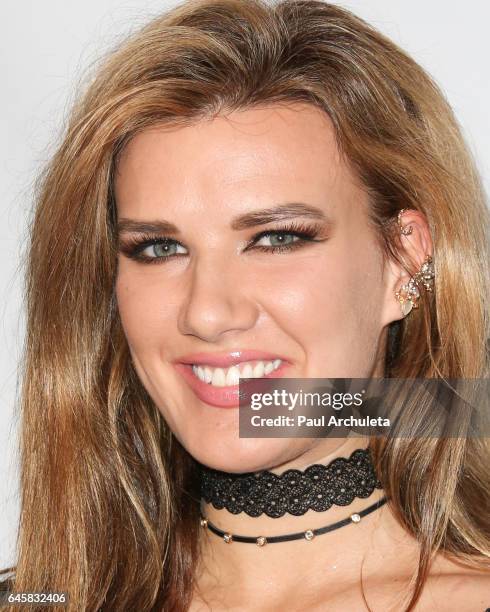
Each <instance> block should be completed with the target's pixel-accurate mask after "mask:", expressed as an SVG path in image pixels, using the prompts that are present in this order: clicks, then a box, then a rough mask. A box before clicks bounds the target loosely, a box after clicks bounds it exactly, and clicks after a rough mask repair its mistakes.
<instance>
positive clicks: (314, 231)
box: [120, 223, 323, 264]
mask: <svg viewBox="0 0 490 612" xmlns="http://www.w3.org/2000/svg"><path fill="white" fill-rule="evenodd" d="M319 233H320V226H319V225H314V226H308V225H304V224H301V223H291V224H289V225H287V226H284V227H281V228H277V229H273V230H272V229H270V230H264V231H263V232H260V233H258V234H256V235H255V236H254V237H253V238H252V239H251V240H250V241H249V242H248V244H247V246H246V249H245V250H247V249H249V248H250V246H251V245H253V244H254V243H255V242H258V241H259V240H260V239H261V238H264V237H265V236H276V235H277V234H286V235H287V234H290V235H293V236H295V237H297V238H299V240H295V241H294V242H292V243H291V244H288V245H279V246H263V245H259V246H255V247H254V248H253V249H252V250H258V251H261V252H263V253H270V254H275V253H285V252H290V251H294V250H296V249H298V248H302V247H303V246H305V243H307V242H323V240H319V239H316V236H318V234H319ZM157 244H167V245H171V244H177V245H180V246H183V245H182V244H181V243H180V242H178V241H177V240H174V239H172V238H166V237H165V236H157V235H151V234H141V235H140V236H138V237H132V238H128V239H126V241H124V242H122V243H121V245H120V250H121V252H122V253H124V254H125V255H126V256H127V257H129V258H130V259H133V260H135V261H139V262H142V263H145V264H161V263H164V262H166V261H168V260H170V259H175V258H176V257H181V256H182V255H186V253H185V254H184V253H179V254H176V255H170V256H164V257H148V256H147V255H143V254H142V252H143V251H144V250H145V249H147V248H148V247H149V246H154V245H157ZM184 248H185V247H184Z"/></svg>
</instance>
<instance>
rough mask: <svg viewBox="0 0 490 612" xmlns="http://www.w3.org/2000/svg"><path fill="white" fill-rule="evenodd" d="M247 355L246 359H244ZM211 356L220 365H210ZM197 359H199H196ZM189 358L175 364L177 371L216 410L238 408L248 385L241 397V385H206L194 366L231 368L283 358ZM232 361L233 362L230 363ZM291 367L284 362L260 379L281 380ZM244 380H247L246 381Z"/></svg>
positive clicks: (273, 356)
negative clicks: (195, 371) (197, 374)
mask: <svg viewBox="0 0 490 612" xmlns="http://www.w3.org/2000/svg"><path fill="white" fill-rule="evenodd" d="M245 354H246V357H245V358H244V355H245ZM252 354H253V355H256V354H260V355H270V357H263V356H261V357H254V358H251V357H250V355H252ZM232 355H233V357H232ZM211 356H212V357H213V358H215V360H219V362H220V363H219V364H216V365H214V364H213V363H210V361H209V359H210V357H211ZM196 357H198V359H196ZM189 358H191V360H190V361H188V362H187V361H186V362H183V361H180V362H176V363H174V367H175V369H176V370H177V371H178V372H179V373H180V374H181V375H182V377H183V378H184V379H185V380H186V381H187V383H188V385H189V386H190V388H191V389H192V391H193V392H194V394H195V395H196V396H197V397H198V398H199V399H200V400H201V401H203V402H205V403H206V404H209V405H211V406H214V407H216V408H238V406H239V402H240V399H244V398H245V390H246V386H247V385H246V383H243V382H242V394H241V395H240V385H230V386H227V387H213V386H212V385H210V384H209V383H205V382H203V381H202V380H200V379H199V378H198V377H197V376H196V375H195V374H194V373H193V371H192V364H203V365H210V366H213V367H230V366H232V365H236V364H237V363H240V362H242V361H253V360H254V359H260V360H263V361H273V360H274V359H282V358H281V357H279V356H277V355H272V353H264V352H261V351H242V352H240V357H237V356H236V353H227V354H226V355H225V354H219V353H213V354H212V355H211V353H195V354H193V355H190V356H189V355H187V356H186V359H189ZM204 358H205V359H206V361H204V360H203V359H204ZM225 359H226V360H227V361H226V362H225V361H224V360H225ZM230 359H231V360H232V361H230ZM222 363H226V365H224V366H222V365H221V364H222ZM289 365H290V364H289V363H288V362H287V361H286V360H283V361H282V363H281V365H280V366H279V367H278V368H277V370H274V371H273V372H271V373H270V374H267V375H266V376H261V377H260V378H281V377H282V376H284V371H285V370H286V369H287V367H288V366H289ZM244 380H247V379H244ZM249 380H250V381H251V382H252V383H253V381H255V380H260V379H257V378H251V379H249ZM244 387H245V388H244Z"/></svg>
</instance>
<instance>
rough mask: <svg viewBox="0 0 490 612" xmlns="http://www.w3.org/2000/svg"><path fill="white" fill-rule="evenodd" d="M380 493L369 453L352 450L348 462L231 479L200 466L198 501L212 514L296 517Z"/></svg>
mask: <svg viewBox="0 0 490 612" xmlns="http://www.w3.org/2000/svg"><path fill="white" fill-rule="evenodd" d="M374 489H382V485H381V483H380V481H379V480H378V478H377V476H376V474H375V471H374V466H373V464H372V460H371V454H370V451H369V449H362V448H360V449H357V450H355V451H354V452H353V453H352V454H351V456H350V457H349V458H348V459H347V458H345V457H337V458H336V459H333V460H332V461H331V462H330V463H329V464H328V465H321V464H314V465H310V466H309V467H307V468H306V469H305V470H295V469H293V470H287V471H286V472H284V473H282V474H280V475H278V474H274V473H272V472H270V471H267V470H265V471H261V472H247V473H245V474H232V473H228V472H220V471H218V470H213V469H211V468H208V467H206V466H204V465H202V466H201V497H202V498H203V499H204V501H205V502H207V503H210V504H212V505H213V506H214V508H216V509H217V510H221V509H222V508H226V510H228V511H229V512H231V513H232V514H240V512H245V513H246V514H248V515H249V516H254V517H255V516H261V515H262V514H266V515H267V516H270V517H271V518H279V517H281V516H284V514H286V513H289V514H293V515H295V516H301V515H303V514H305V513H306V512H307V511H308V510H315V511H316V512H323V511H325V510H328V509H329V508H330V507H331V506H332V505H333V504H335V505H337V506H348V505H349V504H351V503H352V501H353V500H354V498H356V497H359V498H364V499H365V498H367V497H369V496H370V495H371V493H372V492H373V491H374Z"/></svg>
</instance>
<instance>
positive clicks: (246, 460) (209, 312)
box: [115, 105, 388, 471]
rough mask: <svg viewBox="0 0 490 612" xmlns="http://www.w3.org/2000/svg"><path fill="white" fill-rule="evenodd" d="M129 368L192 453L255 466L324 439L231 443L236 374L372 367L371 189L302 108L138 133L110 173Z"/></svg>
mask: <svg viewBox="0 0 490 612" xmlns="http://www.w3.org/2000/svg"><path fill="white" fill-rule="evenodd" d="M115 192H116V202H117V213H118V221H119V229H120V244H121V250H120V254H119V267H118V277H117V282H116V292H117V302H118V308H119V313H120V316H121V321H122V324H123V327H124V331H125V334H126V337H127V339H128V343H129V347H130V350H131V354H132V358H133V363H134V366H135V368H136V371H137V373H138V375H139V377H140V379H141V381H142V383H143V384H144V386H145V387H146V389H147V390H148V392H149V394H150V395H151V397H152V398H153V399H154V401H155V403H156V405H157V406H158V407H159V409H160V410H161V412H162V414H163V416H164V417H165V419H166V421H167V423H168V424H169V426H170V427H171V429H172V431H173V432H174V433H175V435H176V436H177V438H178V439H179V440H180V441H181V442H182V444H183V445H184V447H185V448H187V450H188V451H189V452H190V453H191V454H192V455H193V456H195V457H196V458H197V459H198V460H200V461H201V462H203V463H205V464H207V465H210V466H215V467H217V468H218V469H224V470H229V471H232V470H233V469H236V468H237V467H241V468H244V469H245V468H246V469H255V468H260V467H261V466H263V467H267V466H269V465H274V461H276V462H277V463H279V462H281V461H286V460H288V458H290V457H293V456H298V454H301V452H302V450H306V449H307V448H311V447H312V446H315V445H321V444H322V443H325V442H326V441H322V440H303V439H261V440H260V439H250V438H249V439H240V438H239V436H238V419H237V410H238V400H237V390H238V384H237V382H238V377H239V376H242V377H243V376H245V375H250V374H251V375H252V376H254V377H262V376H270V377H279V376H284V377H291V378H309V377H312V378H320V377H368V376H370V375H371V374H372V372H373V370H374V368H376V367H377V365H378V364H377V354H378V349H379V346H380V342H381V338H382V334H383V330H384V327H385V325H386V322H387V321H386V319H387V317H388V314H387V310H386V308H385V305H386V303H387V299H388V298H387V296H388V292H387V288H386V284H385V278H384V260H383V255H382V253H381V252H380V250H379V248H378V246H377V242H376V240H375V236H374V233H373V230H372V228H371V226H370V224H369V221H368V217H367V211H368V206H369V202H368V197H367V195H366V193H365V192H364V190H363V189H362V186H361V185H360V184H359V182H358V180H357V179H356V177H355V176H354V174H353V173H352V171H351V170H350V168H349V167H348V165H347V164H345V162H344V161H343V160H342V158H341V156H340V155H339V152H338V150H337V146H336V143H335V136H334V132H333V127H332V125H331V123H330V121H329V119H328V117H327V116H326V115H325V114H324V113H323V112H322V111H320V110H319V109H317V108H315V107H313V106H309V105H291V106H290V107H284V106H280V107H279V106H270V107H264V108H255V109H248V110H241V111H235V112H233V113H230V114H228V115H220V116H218V117H216V118H214V119H212V120H207V121H199V122H196V123H193V124H191V125H189V126H186V127H179V128H173V129H169V128H165V129H163V128H153V129H148V130H146V131H144V132H142V133H140V134H138V135H137V136H136V137H134V138H133V140H132V141H131V142H130V143H129V144H128V145H127V147H126V149H125V150H124V152H123V154H122V156H121V159H120V163H119V166H118V168H117V174H116V180H115Z"/></svg>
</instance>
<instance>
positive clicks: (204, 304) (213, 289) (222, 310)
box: [178, 258, 259, 342]
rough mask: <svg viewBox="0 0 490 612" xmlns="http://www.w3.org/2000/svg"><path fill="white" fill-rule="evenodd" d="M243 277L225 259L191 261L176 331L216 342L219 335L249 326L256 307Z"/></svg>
mask: <svg viewBox="0 0 490 612" xmlns="http://www.w3.org/2000/svg"><path fill="white" fill-rule="evenodd" d="M243 280H244V279H243V278H242V279H240V277H238V276H237V274H236V270H234V268H233V266H232V265H229V262H228V263H227V262H226V261H219V262H217V261H216V258H211V259H209V260H207V261H202V260H201V261H199V262H195V265H194V266H193V269H191V270H189V279H188V281H187V285H186V290H185V296H184V299H183V303H182V307H181V309H180V313H179V320H178V327H179V331H180V332H181V333H182V334H185V335H193V336H197V337H199V338H201V339H202V340H205V341H207V342H218V341H219V340H220V339H221V337H222V336H223V334H228V333H230V332H237V331H246V330H248V329H251V328H252V327H253V326H254V325H255V322H256V321H257V318H258V316H259V308H258V304H257V303H255V302H254V300H253V297H252V295H250V292H249V291H247V290H246V283H245V282H243Z"/></svg>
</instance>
